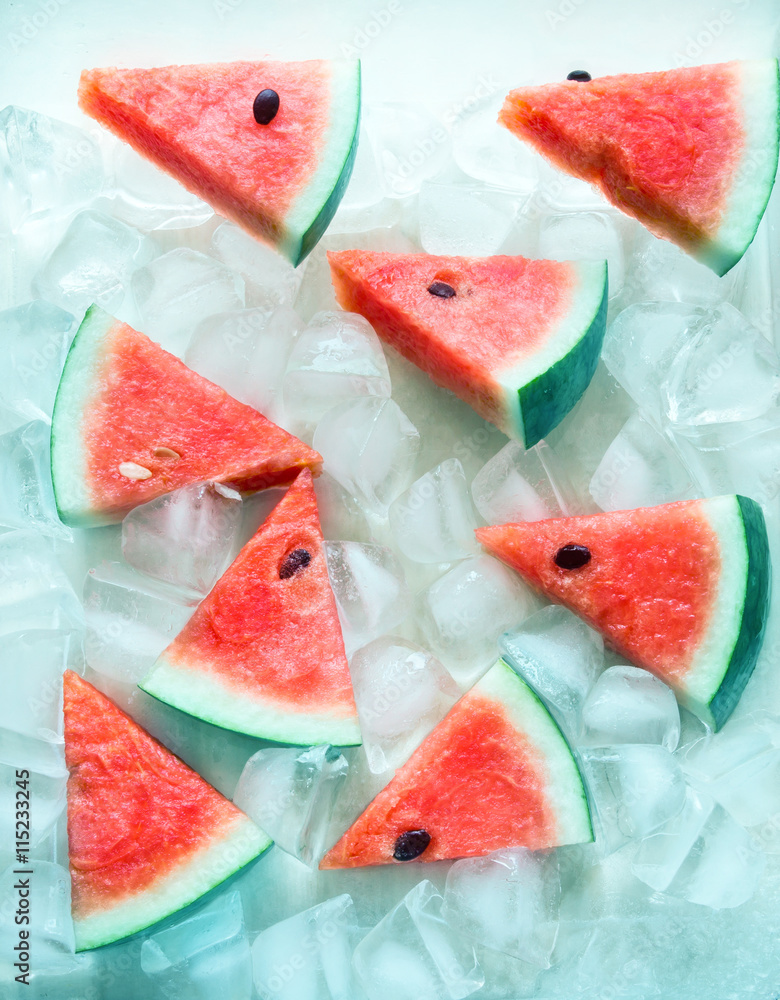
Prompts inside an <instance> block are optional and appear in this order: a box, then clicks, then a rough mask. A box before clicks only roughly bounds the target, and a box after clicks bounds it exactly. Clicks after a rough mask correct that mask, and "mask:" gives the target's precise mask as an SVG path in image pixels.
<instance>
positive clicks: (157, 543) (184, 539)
mask: <svg viewBox="0 0 780 1000" xmlns="http://www.w3.org/2000/svg"><path fill="white" fill-rule="evenodd" d="M240 526H241V496H240V494H238V493H236V491H235V490H232V489H229V488H228V487H227V486H223V485H221V484H220V483H193V484H191V485H190V486H184V487H182V488H181V489H179V490H175V491H174V492H173V493H166V494H165V496H162V497H157V499H155V500H150V501H149V502H148V503H145V504H141V506H140V507H136V508H134V509H133V510H131V511H130V513H129V514H128V515H127V517H126V518H125V519H124V521H123V522H122V555H123V556H124V557H125V559H126V561H127V562H128V563H129V564H130V565H131V566H133V567H134V568H135V569H137V570H139V571H140V572H141V573H145V574H146V575H147V576H151V577H154V578H155V579H156V580H161V581H162V582H163V583H169V584H171V585H172V586H174V587H180V588H181V589H182V590H185V591H191V592H193V593H194V594H201V595H203V594H207V593H208V591H209V590H211V588H212V587H213V586H214V584H215V583H216V581H217V578H218V577H219V576H220V574H221V573H222V572H223V571H224V569H225V568H226V567H227V564H228V562H229V560H230V557H231V556H232V555H233V554H234V552H235V550H236V545H237V541H238V531H239V528H240Z"/></svg>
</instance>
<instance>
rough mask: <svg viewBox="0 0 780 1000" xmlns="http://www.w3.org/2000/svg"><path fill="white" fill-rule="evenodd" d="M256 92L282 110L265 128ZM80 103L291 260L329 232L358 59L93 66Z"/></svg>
mask: <svg viewBox="0 0 780 1000" xmlns="http://www.w3.org/2000/svg"><path fill="white" fill-rule="evenodd" d="M263 91H272V92H275V94H276V95H277V96H278V110H277V111H276V113H275V115H273V116H272V117H271V118H270V120H268V121H264V122H263V123H261V122H260V120H258V119H257V118H256V114H255V100H256V98H258V97H259V95H260V93H261V92H263ZM79 104H80V106H81V108H82V110H83V111H86V113H87V114H88V115H91V116H92V117H93V118H95V119H97V121H99V122H100V124H101V125H104V126H105V127H106V128H108V129H110V130H111V131H112V132H113V133H114V134H115V135H117V136H119V138H120V139H123V140H124V141H125V142H128V143H129V144H130V145H131V146H132V147H133V148H134V149H136V150H137V151H138V152H139V153H142V154H143V155H144V156H147V157H148V158H149V159H150V160H152V162H153V163H155V164H157V166H158V167H162V169H163V170H167V171H168V173H170V174H173V176H174V177H175V178H176V179H177V180H178V181H180V182H181V183H182V184H183V185H184V186H185V187H186V188H188V190H190V191H192V192H193V193H194V194H196V195H198V196H199V197H201V198H203V199H204V200H205V201H207V202H208V203H209V204H210V205H212V206H213V207H214V208H215V209H216V210H217V211H218V212H220V213H221V214H222V215H224V216H226V217H227V218H228V219H232V220H233V221H234V222H237V223H238V225H240V226H243V227H244V229H246V230H247V232H249V233H251V234H252V235H253V236H257V237H258V238H260V239H262V240H264V241H265V242H267V243H270V244H271V245H272V246H275V247H276V248H277V249H278V250H279V251H280V252H281V253H283V254H284V255H285V256H286V257H287V258H289V260H291V261H292V263H293V264H298V263H299V262H300V261H301V260H303V258H304V257H305V256H306V255H307V254H308V253H309V251H310V250H311V249H312V248H313V247H314V246H315V245H316V243H317V241H318V240H319V238H320V237H321V236H322V234H323V233H324V232H325V229H326V228H327V226H328V223H329V222H330V220H331V219H332V218H333V215H334V213H335V211H336V209H337V208H338V205H339V202H340V201H341V197H342V195H343V194H344V191H345V189H346V186H347V183H348V181H349V178H350V175H351V173H352V165H353V163H354V159H355V152H356V150H357V135H358V123H359V119H360V63H359V62H356V61H339V60H336V61H333V62H329V61H327V60H322V59H319V60H311V61H310V62H289V63H284V62H236V63H227V64H210V65H201V66H163V67H160V68H157V69H116V68H111V69H93V70H88V71H85V72H84V73H82V74H81V82H80V85H79ZM271 110H273V108H271ZM260 117H261V118H263V117H265V118H267V117H268V115H265V116H263V115H260Z"/></svg>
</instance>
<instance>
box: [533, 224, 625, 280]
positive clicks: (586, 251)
mask: <svg viewBox="0 0 780 1000" xmlns="http://www.w3.org/2000/svg"><path fill="white" fill-rule="evenodd" d="M538 256H539V257H540V258H542V259H543V260H606V261H607V266H608V281H609V297H610V298H614V297H616V296H617V295H619V294H620V291H621V289H622V288H623V279H624V275H625V263H624V250H623V242H622V240H621V237H620V230H619V228H618V225H617V224H616V222H615V220H614V218H613V217H612V216H611V215H609V214H608V213H606V212H564V213H562V214H560V215H549V216H547V217H546V218H544V219H542V222H541V225H540V227H539V247H538Z"/></svg>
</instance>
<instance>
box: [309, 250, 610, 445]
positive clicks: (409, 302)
mask: <svg viewBox="0 0 780 1000" xmlns="http://www.w3.org/2000/svg"><path fill="white" fill-rule="evenodd" d="M328 260H329V262H330V268H331V274H332V277H333V284H334V286H335V289H336V298H337V299H338V301H339V303H340V305H341V306H342V307H343V308H344V309H347V310H349V311H352V312H358V313H361V314H362V315H363V316H365V317H366V319H367V320H368V321H369V323H371V325H372V326H373V327H374V329H375V330H376V332H377V333H378V334H379V336H380V337H381V338H382V339H383V340H385V341H386V342H387V343H388V344H391V345H392V346H393V347H395V348H396V350H398V351H400V353H401V354H403V355H404V357H406V358H408V359H409V360H410V361H412V362H414V364H416V365H417V366H418V367H419V368H422V370H423V371H424V372H427V373H428V375H430V376H431V378H432V379H433V380H434V382H436V383H437V384H438V385H441V386H444V387H445V388H447V389H451V390H452V391H453V392H454V393H455V394H456V395H458V396H460V398H461V399H463V400H464V401H465V402H467V403H468V404H469V406H471V407H473V409H475V410H476V411H477V413H479V415H480V416H481V417H484V418H485V420H489V421H490V422H491V423H493V424H495V425H496V426H497V427H499V428H500V429H501V430H502V431H504V433H505V434H508V435H509V436H510V437H514V438H517V439H518V440H520V441H522V442H523V443H524V444H525V446H526V447H528V448H530V447H531V445H533V444H536V442H537V441H539V440H540V439H541V438H543V437H544V436H545V435H546V434H547V433H548V432H549V431H551V430H552V429H553V427H555V426H556V425H557V424H558V423H559V422H560V421H561V420H562V419H563V417H564V416H565V415H566V414H567V413H568V412H569V410H570V409H571V408H572V407H573V406H574V404H575V403H576V402H577V400H578V399H579V398H580V396H581V395H582V393H583V392H584V391H585V389H586V388H587V385H588V383H589V382H590V380H591V377H592V376H593V372H594V371H595V368H596V363H597V361H598V356H599V352H600V350H601V343H602V340H603V338H604V327H605V322H606V313H607V268H606V264H605V263H604V262H594V261H577V262H565V261H564V262H561V261H552V260H527V259H526V258H524V257H506V256H503V257H438V256H434V255H432V254H392V253H371V252H369V251H365V250H344V251H341V252H338V253H328Z"/></svg>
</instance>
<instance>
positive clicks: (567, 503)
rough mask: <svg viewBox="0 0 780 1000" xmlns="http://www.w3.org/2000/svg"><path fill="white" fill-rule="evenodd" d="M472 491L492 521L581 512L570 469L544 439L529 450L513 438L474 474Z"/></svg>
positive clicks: (485, 514) (481, 510)
mask: <svg viewBox="0 0 780 1000" xmlns="http://www.w3.org/2000/svg"><path fill="white" fill-rule="evenodd" d="M471 494H472V496H473V498H474V503H475V505H476V507H477V510H478V511H479V512H480V514H481V515H482V516H483V517H484V518H485V520H486V521H487V522H488V523H489V524H506V523H514V522H516V521H540V520H542V519H543V518H546V517H568V516H570V515H572V514H577V513H579V504H578V502H577V498H576V495H575V494H574V490H573V488H572V485H571V483H570V482H569V481H568V478H567V476H566V472H565V470H564V469H563V467H562V465H561V463H560V461H559V460H558V458H557V456H556V454H555V452H554V451H553V450H552V448H550V447H549V445H547V444H546V443H545V442H544V441H540V442H539V444H537V445H534V447H533V448H529V449H528V451H526V450H525V449H524V448H523V446H522V445H521V444H519V442H517V441H509V442H508V443H507V444H505V445H504V447H503V448H502V449H501V451H499V452H498V454H497V455H494V456H493V458H491V459H490V461H489V462H488V463H487V464H486V465H483V467H482V468H481V469H480V471H479V472H478V473H477V475H476V476H475V477H474V481H473V483H472V484H471Z"/></svg>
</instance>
